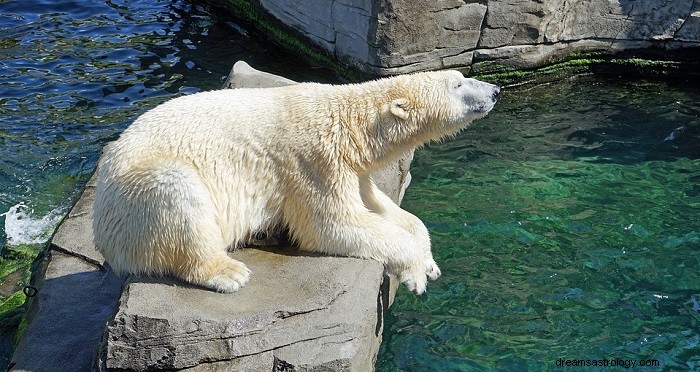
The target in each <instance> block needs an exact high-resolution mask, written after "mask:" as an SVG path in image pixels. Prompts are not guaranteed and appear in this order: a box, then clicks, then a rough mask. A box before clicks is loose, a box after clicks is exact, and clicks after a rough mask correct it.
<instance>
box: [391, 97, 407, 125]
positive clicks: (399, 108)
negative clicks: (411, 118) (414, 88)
mask: <svg viewBox="0 0 700 372" xmlns="http://www.w3.org/2000/svg"><path fill="white" fill-rule="evenodd" d="M389 110H390V111H391V113H392V114H394V116H396V117H397V118H399V119H401V120H406V119H408V100H407V99H406V98H397V99H395V100H393V101H391V104H389Z"/></svg>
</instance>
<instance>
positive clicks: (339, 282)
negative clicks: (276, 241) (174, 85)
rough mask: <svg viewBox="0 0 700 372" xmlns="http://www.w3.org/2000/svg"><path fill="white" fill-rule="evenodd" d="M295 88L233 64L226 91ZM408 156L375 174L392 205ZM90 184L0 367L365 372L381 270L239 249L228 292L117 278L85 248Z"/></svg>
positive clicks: (389, 289)
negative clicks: (241, 277) (239, 269)
mask: <svg viewBox="0 0 700 372" xmlns="http://www.w3.org/2000/svg"><path fill="white" fill-rule="evenodd" d="M293 83H294V82H292V81H291V80H287V79H284V78H280V77H278V76H275V75H271V74H267V73H262V72H260V71H256V70H254V69H252V68H251V67H250V66H248V65H247V64H245V63H243V62H238V63H236V65H235V66H234V68H233V70H232V73H231V76H230V77H229V80H228V81H227V83H226V84H227V85H226V86H227V87H248V86H249V87H264V86H277V85H285V84H293ZM411 156H412V154H409V155H407V156H406V157H405V158H404V159H402V160H401V161H399V162H398V163H395V164H392V165H390V166H389V167H388V168H387V169H385V170H384V171H382V172H378V173H377V174H375V175H374V177H375V178H377V181H378V182H377V183H378V184H379V185H380V187H381V188H382V189H383V190H384V191H385V192H386V193H387V195H389V196H390V197H392V198H393V199H394V200H396V201H400V198H401V196H402V195H403V191H404V189H405V188H406V186H407V185H408V180H410V175H409V174H408V165H409V164H410V161H411ZM382 180H383V181H382ZM94 182H95V181H94V178H93V180H91V181H90V182H89V183H88V184H87V185H86V188H85V190H84V192H83V194H82V195H81V197H80V199H79V200H78V202H77V203H76V204H75V206H74V207H73V208H72V210H71V212H70V213H69V215H68V216H67V218H66V219H65V220H64V221H63V223H62V224H61V226H60V227H59V229H58V230H57V232H56V234H55V236H54V238H53V240H52V244H51V247H50V249H49V251H48V253H47V255H46V258H45V260H44V267H45V271H44V273H43V274H42V275H39V277H40V278H39V279H37V280H36V282H34V283H33V285H34V286H35V287H37V288H38V294H37V296H36V297H34V298H33V299H32V302H31V304H30V310H29V324H28V327H27V329H26V331H25V332H24V334H23V335H22V338H21V340H20V343H19V345H18V347H17V349H16V350H15V353H14V355H13V356H12V361H11V364H10V370H12V371H51V372H54V371H56V372H59V371H71V372H72V371H89V370H114V371H117V370H118V371H141V370H185V371H273V370H274V371H291V370H295V371H368V370H372V369H373V367H374V361H375V359H376V355H377V351H378V349H379V344H380V342H381V332H382V326H383V313H384V311H385V310H386V309H387V308H388V306H389V304H390V302H391V300H392V299H393V291H394V290H395V289H396V283H395V281H394V280H392V279H391V278H389V277H388V276H386V275H385V273H384V268H383V266H382V265H381V264H380V263H378V262H375V261H370V260H361V259H355V258H346V257H325V256H320V255H304V254H301V253H299V252H298V251H296V250H295V249H293V248H289V247H274V248H244V249H241V250H237V251H235V252H233V253H232V254H231V255H232V256H233V257H235V258H236V259H239V260H241V261H243V262H245V263H246V264H247V265H248V267H249V268H251V269H252V270H253V276H252V279H251V281H250V282H249V283H248V284H247V285H246V286H245V287H244V288H243V289H241V290H240V291H239V292H236V293H234V294H219V293H214V292H211V291H207V290H204V289H201V288H197V287H193V286H190V285H188V284H186V283H181V282H176V281H174V280H170V279H167V278H159V279H148V278H138V277H130V278H128V279H124V278H119V277H117V276H116V275H115V274H114V273H113V272H112V271H111V270H110V269H109V267H108V265H106V264H103V261H104V260H103V258H102V257H101V256H100V254H99V253H98V252H96V251H95V249H94V246H93V244H92V203H93V202H94V189H95V184H94Z"/></svg>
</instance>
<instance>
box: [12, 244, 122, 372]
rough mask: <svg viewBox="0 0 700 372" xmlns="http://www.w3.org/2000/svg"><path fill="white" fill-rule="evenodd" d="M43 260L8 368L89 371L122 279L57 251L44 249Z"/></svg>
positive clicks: (16, 369) (73, 371)
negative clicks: (26, 323)
mask: <svg viewBox="0 0 700 372" xmlns="http://www.w3.org/2000/svg"><path fill="white" fill-rule="evenodd" d="M46 260H47V262H48V264H47V269H46V272H45V274H44V277H43V281H42V282H41V283H34V285H35V286H36V287H38V289H39V290H38V293H37V295H36V296H35V297H34V298H33V299H32V301H31V307H30V313H29V319H30V324H29V326H28V328H27V329H26V331H25V332H24V334H23V335H22V338H21V340H20V342H19V345H18V346H17V349H16V350H15V352H14V354H13V356H12V360H11V362H10V370H11V371H34V372H40V371H47V372H62V371H65V372H75V371H90V370H91V369H92V368H93V363H94V361H95V357H96V356H97V352H98V346H99V344H100V340H101V339H102V335H103V333H104V329H105V324H107V322H108V321H110V320H111V319H112V317H113V316H114V313H115V311H116V308H117V300H118V299H119V295H120V292H121V288H122V284H123V282H124V279H122V278H119V277H117V276H116V275H114V273H113V272H111V271H109V270H105V269H103V268H100V267H98V266H95V265H93V264H91V263H88V262H86V261H85V260H83V259H81V258H77V257H74V256H71V255H69V254H65V253H63V252H59V251H49V252H48V256H47V257H46Z"/></svg>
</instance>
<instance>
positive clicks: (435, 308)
mask: <svg viewBox="0 0 700 372" xmlns="http://www.w3.org/2000/svg"><path fill="white" fill-rule="evenodd" d="M640 85H641V88H640V89H632V88H633V87H635V84H634V82H623V83H620V82H619V81H616V80H608V81H604V84H600V83H599V81H598V80H596V78H594V77H589V78H585V79H582V80H573V81H567V82H560V83H556V84H551V85H548V86H545V87H537V88H535V89H534V90H532V91H518V92H505V93H504V95H503V98H502V100H501V102H499V105H497V107H496V109H495V112H493V113H492V114H490V115H489V116H488V117H487V118H485V119H482V120H481V121H478V122H476V123H474V124H473V126H472V128H470V129H468V130H467V131H465V132H464V133H462V134H461V135H460V136H458V137H457V138H456V139H455V140H453V141H448V142H446V143H444V144H440V145H437V146H431V147H428V148H426V149H424V150H421V151H419V152H417V153H416V159H415V161H414V164H413V166H412V169H411V171H412V173H413V183H412V186H411V188H409V190H408V191H407V193H406V197H405V200H404V206H405V208H407V209H408V210H411V211H415V212H416V214H417V215H418V216H419V217H421V218H422V219H423V220H424V221H425V222H426V224H427V226H428V228H429V229H430V231H431V237H432V242H433V249H434V254H435V256H436V260H437V261H438V263H439V264H440V266H441V268H442V272H443V276H442V277H441V278H440V279H439V280H438V281H437V282H434V283H430V285H429V287H428V292H427V295H426V296H424V297H415V296H413V295H412V294H410V293H407V292H406V291H403V290H400V291H399V293H398V294H397V297H396V302H395V304H394V305H393V307H392V309H391V311H390V315H389V317H388V319H387V321H386V323H385V324H386V328H385V333H384V344H383V345H382V350H381V353H380V357H379V362H378V365H377V368H378V370H380V371H383V370H394V369H395V368H399V369H400V370H429V369H433V370H472V369H476V370H480V369H491V368H503V369H512V370H526V369H531V370H542V369H552V368H555V367H554V366H555V365H554V362H555V361H556V360H557V359H558V358H568V359H602V358H615V357H617V358H626V359H636V360H639V359H658V360H660V361H661V363H662V366H666V367H668V368H674V367H675V368H682V369H691V370H692V369H696V368H697V367H698V366H700V353H698V350H700V349H699V348H700V343H699V342H698V340H699V339H700V333H699V331H698V329H700V328H698V324H700V323H698V321H699V320H700V310H698V308H700V307H699V306H694V304H696V303H697V302H693V301H696V300H697V299H698V298H700V278H699V277H698V275H697V272H698V268H699V267H700V249H698V248H699V247H700V239H699V238H698V237H699V235H698V233H699V232H700V198H698V195H697V193H696V192H694V191H693V190H696V189H697V184H698V179H699V177H700V152H699V151H698V150H700V136H699V134H700V119H699V118H698V115H688V113H687V112H684V111H683V110H684V106H683V105H681V104H679V102H685V104H689V103H693V102H694V103H695V104H696V105H697V102H700V91H698V90H697V88H693V87H691V86H682V87H677V86H674V85H672V84H670V83H663V82H656V83H650V82H640ZM659 92H663V93H662V94H659ZM680 125H683V126H685V127H686V128H690V129H689V130H686V131H684V132H683V133H682V135H684V136H685V137H684V138H676V139H674V140H675V141H677V142H674V143H673V144H672V145H669V144H668V143H667V142H668V141H666V140H665V139H666V137H667V136H668V133H669V131H673V130H674V129H675V128H678V127H679V126H680Z"/></svg>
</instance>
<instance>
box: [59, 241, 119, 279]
mask: <svg viewBox="0 0 700 372" xmlns="http://www.w3.org/2000/svg"><path fill="white" fill-rule="evenodd" d="M49 250H51V251H56V252H61V253H63V254H66V255H69V256H72V257H75V258H77V259H80V260H83V261H85V262H87V263H89V264H92V265H95V266H97V268H98V269H100V271H103V272H104V271H107V268H106V267H105V266H104V265H103V264H102V262H100V261H98V260H96V259H94V258H90V257H88V256H86V255H83V254H80V253H76V252H73V251H71V250H68V249H65V248H62V247H59V246H57V245H56V244H53V243H51V244H50V245H49Z"/></svg>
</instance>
